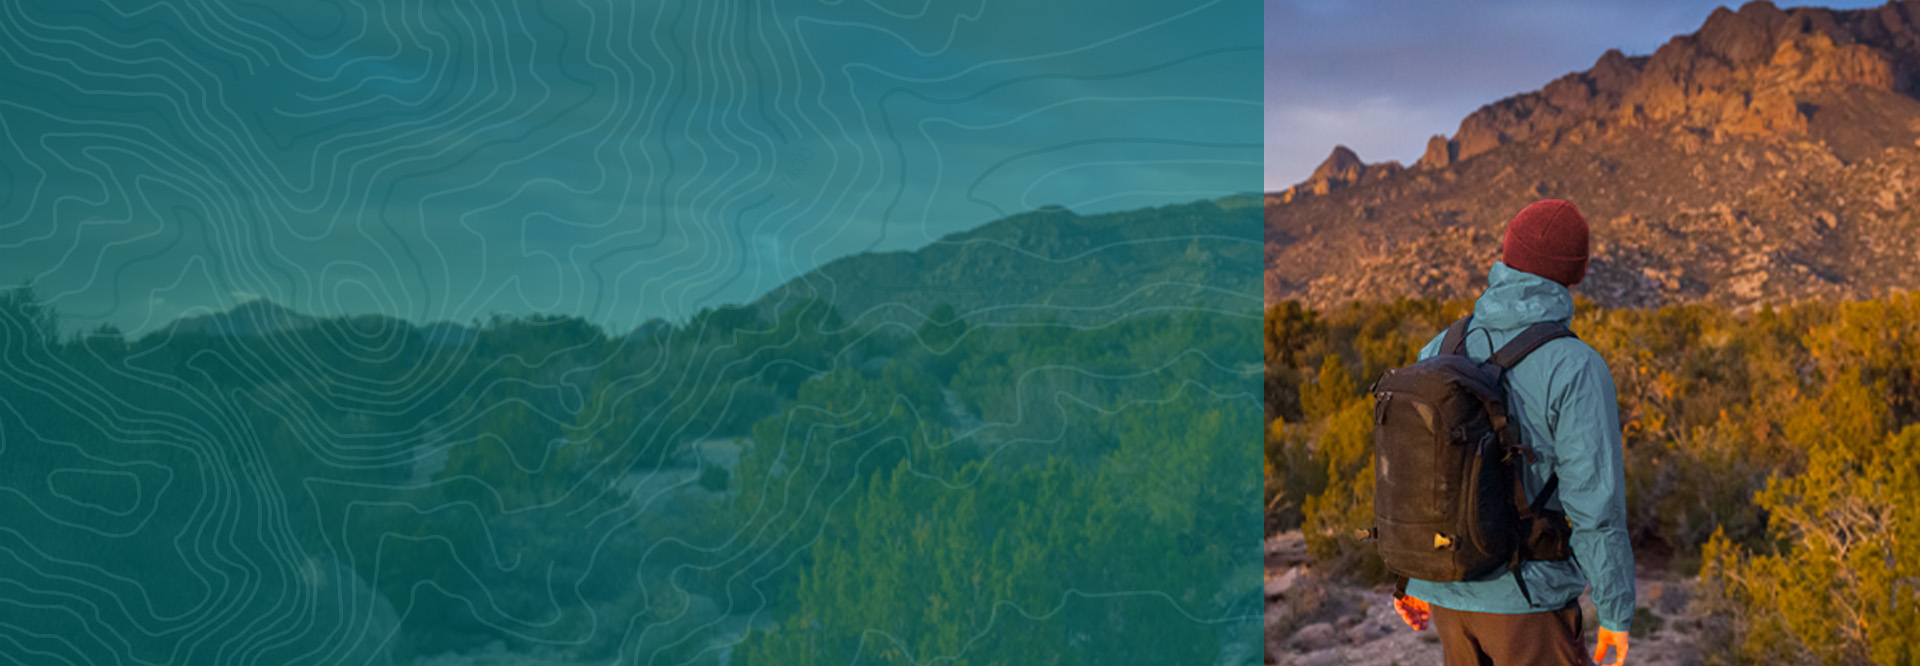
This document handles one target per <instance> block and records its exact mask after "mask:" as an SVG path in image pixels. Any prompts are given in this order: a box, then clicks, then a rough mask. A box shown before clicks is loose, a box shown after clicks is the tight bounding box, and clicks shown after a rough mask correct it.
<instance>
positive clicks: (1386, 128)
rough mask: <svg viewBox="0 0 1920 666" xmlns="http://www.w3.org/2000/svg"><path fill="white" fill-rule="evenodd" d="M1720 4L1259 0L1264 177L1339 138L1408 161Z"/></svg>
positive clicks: (1328, 148) (1309, 163)
mask: <svg viewBox="0 0 1920 666" xmlns="http://www.w3.org/2000/svg"><path fill="white" fill-rule="evenodd" d="M1777 4H1779V6H1780V7H1782V8H1790V7H1794V6H1799V3H1777ZM1881 4H1884V3H1880V2H1857V1H1841V2H1833V3H1826V4H1823V5H1822V6H1827V7H1833V8H1857V7H1873V6H1879V5H1881ZM1716 6H1720V5H1719V4H1718V3H1713V2H1699V1H1696V0H1625V1H1620V2H1571V1H1567V0H1525V1H1521V0H1465V1H1462V2H1444V3H1442V2H1427V1H1421V0H1351V1H1336V0H1268V1H1267V12H1266V32H1267V48H1266V82H1267V84H1266V100H1267V104H1266V109H1265V114H1266V178H1265V182H1266V189H1267V190H1268V191H1274V190H1280V189H1285V188H1286V187H1287V186H1288V185H1292V184H1294V183H1297V182H1300V181H1302V180H1306V178H1307V175H1308V174H1310V173H1312V172H1313V168H1314V167H1315V166H1316V165H1318V164H1319V163H1320V162H1321V161H1322V160H1325V159H1326V158H1327V155H1328V153H1331V152H1332V151H1333V147H1334V146H1335V145H1339V144H1344V145H1346V146H1347V147H1349V148H1352V149H1353V150H1354V152H1355V153H1357V154H1359V155H1360V158H1361V159H1362V160H1365V161H1368V162H1381V161H1386V160H1399V161H1400V162H1401V163H1402V164H1408V165H1411V164H1413V162H1414V161H1415V160H1418V159H1419V158H1420V155H1421V153H1422V152H1423V151H1425V149H1426V145H1427V138H1428V137H1431V136H1433V135H1435V134H1446V135H1448V136H1452V135H1453V133H1454V132H1455V131H1456V130H1457V129H1458V128H1459V126H1460V120H1461V119H1462V118H1465V117H1466V116H1467V114H1469V113H1472V112H1473V111H1474V110H1475V109H1477V108H1479V107H1480V106H1481V105H1483V104H1487V103H1489V102H1493V101H1496V100H1499V99H1501V98H1504V97H1508V96H1512V95H1516V94H1519V93H1523V92H1528V91H1531V90H1535V89H1538V88H1540V87H1541V86H1543V85H1546V84H1547V83H1548V82H1550V81H1552V80H1553V79H1555V78H1558V77H1560V76H1561V75H1563V74H1566V73H1568V72H1573V71H1579V70H1584V69H1587V68H1590V67H1592V66H1593V63H1594V61H1596V60H1599V58H1600V55H1601V54H1603V53H1606V51H1607V49H1610V48H1617V49H1620V50H1621V52H1623V53H1626V54H1627V55H1647V54H1651V53H1653V51H1654V49H1656V48H1659V46H1660V45H1661V44H1664V43H1666V41H1667V40H1668V39H1670V38H1672V37H1673V36H1674V35H1678V34H1685V33H1690V32H1693V31H1695V30H1697V29H1699V27H1700V24H1701V23H1703V22H1705V21H1706V19H1707V15H1708V14H1711V13H1712V12H1713V9H1714V7H1716ZM1729 8H1738V5H1734V6H1732V7H1729Z"/></svg>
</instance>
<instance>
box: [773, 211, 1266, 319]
mask: <svg viewBox="0 0 1920 666" xmlns="http://www.w3.org/2000/svg"><path fill="white" fill-rule="evenodd" d="M1259 205H1260V202H1259V200H1258V199H1257V198H1256V197H1252V196H1240V197H1227V198H1223V199H1218V200H1211V201H1198V202H1194V203H1188V204H1179V205H1170V206H1161V207H1158V208H1143V209H1139V210H1131V211H1125V212H1117V213H1103V214H1099V215H1086V216H1083V215H1078V214H1075V213H1074V212H1072V211H1070V210H1067V209H1066V208H1062V207H1059V206H1045V207H1041V208H1039V209H1037V210H1034V211H1030V212H1027V213H1021V214H1017V215H1013V216H1010V217H1007V218H1004V219H1001V220H997V221H994V222H989V223H987V224H985V225H982V226H980V227H978V228H975V229H972V230H970V231H964V232H960V233H955V234H951V235H948V236H945V237H942V238H941V239H940V240H937V241H934V242H933V243H931V244H929V245H927V246H925V247H922V248H920V249H918V250H913V251H895V252H881V253H861V254H857V255H852V256H848V257H842V258H840V259H836V260H834V261H831V262H829V263H827V264H826V265H824V266H821V267H820V268H818V269H815V270H813V271H811V272H809V273H807V274H806V275H803V276H801V277H799V278H796V279H794V280H792V281H790V282H788V283H787V284H785V285H783V286H781V287H779V288H777V289H774V290H773V291H771V292H769V293H768V294H767V295H765V296H763V297H761V298H760V299H758V300H756V301H755V302H754V306H755V307H756V308H759V309H760V311H761V313H762V315H763V316H767V315H771V314H774V313H777V312H778V311H779V310H782V309H784V308H786V307H789V306H791V305H792V304H793V303H795V302H796V301H797V300H798V299H800V298H807V297H813V298H822V299H825V300H827V301H829V302H831V303H833V304H834V305H835V307H836V308H837V309H838V310H839V311H840V312H841V314H842V316H843V317H845V318H847V319H848V320H851V321H855V322H858V323H861V324H862V325H873V324H877V323H880V322H886V321H897V322H901V323H903V324H905V325H907V326H909V327H918V326H919V325H920V324H921V323H922V321H923V320H924V313H926V312H929V311H931V310H932V309H933V308H935V307H937V306H938V305H940V304H943V303H944V304H947V305H950V306H952V307H953V309H954V311H955V312H956V313H958V314H959V315H961V316H962V317H965V318H966V319H968V320H969V321H972V322H975V323H979V322H1034V321H1042V320H1044V319H1046V318H1048V317H1052V318H1055V319H1057V320H1058V321H1061V322H1067V323H1075V324H1081V325H1085V324H1092V323H1097V322H1105V321H1111V320H1114V319H1119V318H1124V317H1126V316H1129V315H1132V314H1136V313H1141V312H1164V311H1167V310H1169V309H1179V310H1188V309H1194V308H1212V309H1220V310H1228V311H1243V310H1244V311H1247V312H1253V311H1257V310H1258V309H1259V308H1260V306H1261V298H1260V265H1261V260H1260V256H1261V255H1260V253H1261V236H1260V225H1259V224H1258V223H1257V222H1256V219H1257V215H1258V209H1257V206H1259Z"/></svg>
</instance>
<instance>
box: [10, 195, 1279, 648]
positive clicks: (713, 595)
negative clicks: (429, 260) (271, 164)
mask: <svg viewBox="0 0 1920 666" xmlns="http://www.w3.org/2000/svg"><path fill="white" fill-rule="evenodd" d="M1247 217H1248V218H1249V224H1250V220H1251V216H1250V215H1248V216H1247ZM272 309H273V308H270V307H267V306H265V305H262V306H257V307H253V308H250V310H252V311H267V310H272ZM281 320H285V321H293V320H291V319H285V318H281ZM277 321H278V320H277ZM1257 322H1258V315H1257V313H1256V312H1255V311H1254V310H1253V309H1251V308H1248V309H1247V310H1246V311H1245V312H1237V313H1236V312H1229V311H1224V310H1221V311H1205V310H1196V311H1187V312H1164V311H1163V312H1157V313H1155V312H1148V313H1143V314H1139V315H1138V316H1132V317H1124V318H1118V319H1116V320H1115V321H1112V322H1110V323H1107V324H1105V325H1101V326H1096V327H1076V326H1069V325H1065V324H1061V323H1055V322H1047V321H1045V320H1042V321H1036V322H1029V323H1026V324H1023V325H1017V326H1014V325H998V326H994V325H970V324H968V323H967V322H966V321H965V320H964V319H962V318H961V317H959V316H957V315H956V313H955V311H954V309H953V308H951V307H946V306H943V305H938V304H936V305H935V306H934V307H932V308H931V312H930V315H929V316H927V317H925V318H923V319H922V320H921V321H920V322H919V323H918V325H917V326H913V327H899V326H886V327H856V326H852V325H850V324H849V323H848V322H847V321H846V320H845V319H843V318H842V317H841V315H840V314H839V313H838V312H837V311H836V310H835V309H833V308H830V307H828V306H827V305H826V304H825V303H824V302H822V301H816V300H806V301H798V302H796V303H794V304H792V305H791V306H790V307H788V308H786V309H785V310H784V311H782V312H781V313H779V314H778V315H777V316H775V317H770V318H768V317H762V316H760V315H759V314H757V311H756V310H755V309H752V308H744V307H740V308H732V307H730V308H720V309H714V310H708V311H704V312H702V313H700V314H699V315H697V316H694V317H692V318H691V319H690V320H689V321H687V322H684V323H681V324H673V325H665V324H662V325H656V326H652V327H649V328H647V329H644V330H642V331H639V332H635V333H633V334H630V335H610V334H609V333H608V332H607V331H604V330H602V329H600V328H599V327H597V326H595V325H593V324H591V323H588V322H585V321H583V320H580V319H577V318H571V317H560V316H534V317H499V318H495V319H493V320H491V321H487V322H481V323H478V324H477V325H476V326H475V327H474V328H473V329H472V330H471V331H467V333H470V335H469V334H462V335H445V334H444V333H445V330H446V329H447V327H446V326H444V325H443V326H436V327H429V328H418V327H415V326H414V325H412V324H409V323H407V322H404V321H400V320H396V319H390V318H383V317H354V318H312V319H304V318H303V319H300V320H298V321H297V322H295V323H297V324H298V325H297V326H295V325H289V326H261V327H231V326H228V327H222V326H192V327H186V326H183V327H174V328H165V329H161V330H159V331H157V332H155V333H152V334H149V335H146V336H142V337H139V338H137V339H128V338H126V337H125V336H122V335H120V334H119V333H118V332H117V331H114V330H112V329H110V328H103V329H100V330H96V331H91V332H87V333H84V334H77V335H63V334H61V333H59V327H58V315H57V313H56V312H54V311H53V310H52V309H51V308H49V307H47V306H45V305H43V304H42V303H40V302H39V301H38V300H37V299H36V298H35V296H34V295H33V292H32V291H31V290H30V289H27V288H20V289H13V290H9V291H5V292H3V293H0V367H4V368H5V369H6V371H5V372H0V489H4V490H3V491H0V511H3V512H4V513H5V514H6V515H7V516H9V517H8V519H7V521H6V526H5V528H4V529H0V553H3V554H0V559H4V560H5V561H6V569H7V570H8V574H7V575H6V576H5V578H6V579H7V580H8V581H9V584H10V585H13V586H15V588H16V591H15V592H14V593H12V594H10V595H8V596H9V598H10V599H15V600H18V602H17V603H14V604H9V605H7V606H6V608H5V609H4V610H0V623H5V624H7V625H9V626H11V627H13V628H14V630H13V631H11V632H9V634H8V635H10V636H14V637H22V636H25V637H29V638H16V640H20V641H31V640H32V639H31V638H30V637H33V636H41V637H47V638H45V639H44V644H39V643H36V644H31V645H29V644H25V643H22V644H18V645H15V646H13V648H21V649H25V650H29V651H41V652H44V653H47V654H70V655H75V656H77V657H78V658H82V659H94V660H96V661H99V662H103V663H104V662H106V661H109V660H110V657H111V656H112V655H110V654H108V653H106V652H100V653H98V654H94V653H92V652H88V650H90V649H91V648H87V647H86V646H85V645H76V644H71V643H68V644H60V643H59V642H58V639H57V638H55V637H59V636H73V635H76V633H75V632H76V630H79V631H84V632H86V633H87V634H88V635H91V636H94V637H95V638H96V639H97V640H98V641H99V644H101V645H108V644H110V645H115V646H119V649H120V650H122V651H121V652H116V653H114V654H132V655H135V656H137V657H139V658H141V659H143V660H146V661H148V662H151V663H167V662H175V661H180V660H183V659H184V660H186V661H188V662H193V661H200V660H206V659H216V657H217V658H220V659H224V658H228V657H234V658H241V659H246V660H249V661H256V662H259V663H285V664H295V663H376V664H378V663H405V662H410V661H413V660H416V659H419V658H425V657H434V656H436V655H445V654H447V653H453V654H454V655H462V654H470V653H482V654H494V653H499V652H504V653H517V654H522V655H528V656H529V658H533V657H538V658H539V659H542V660H544V661H546V662H550V663H606V661H607V660H610V659H615V658H617V659H619V660H620V661H621V663H661V664H719V663H731V664H781V665H796V664H813V663H817V664H851V663H861V664H925V663H931V662H949V663H953V664H1022V663H1031V658H1032V656H1033V655H1035V654H1050V655H1058V659H1059V663H1084V664H1096V663H1113V662H1115V661H1118V660H1132V661H1146V662H1151V663H1215V662H1216V661H1220V660H1226V661H1233V660H1235V659H1240V660H1251V659H1252V658H1254V655H1255V654H1256V652H1257V649H1258V645H1259V630H1258V622H1257V620H1258V609H1259V598H1258V593H1257V589H1258V585H1259V575H1260V574H1259V566H1258V544H1259V524H1258V520H1259V518H1258V514H1257V513H1256V512H1255V511H1254V510H1253V504H1252V502H1253V501H1254V500H1253V498H1255V497H1257V496H1258V488H1259V483H1260V480H1259V476H1258V474H1259V472H1258V465H1257V453H1256V451H1255V449H1254V447H1253V446H1252V442H1251V440H1248V439H1246V437H1248V434H1249V433H1253V432H1257V431H1258V429H1259V422H1260V420H1259V416H1258V415H1259V410H1260V407H1259V402H1260V399H1259V395H1260V394H1259V390H1260V388H1259V382H1258V379H1257V377H1258V375H1259V372H1260V370H1259V367H1258V365H1257V364H1258V359H1257V357H1255V356H1254V355H1253V352H1252V348H1251V347H1250V341H1252V340H1255V339H1257V337H1258V326H1259V325H1258V323H1257ZM1234 442H1241V443H1243V444H1244V445H1234V444H1233V443H1234ZM1149 628H1150V630H1148V629H1149ZM13 648H8V649H9V651H11V650H12V649H13ZM489 650H491V651H492V652H489ZM234 651H244V652H245V654H240V655H237V656H236V655H225V656H218V655H216V653H220V654H221V655H224V654H225V652H234ZM1236 655H1237V656H1236ZM488 663H492V662H488Z"/></svg>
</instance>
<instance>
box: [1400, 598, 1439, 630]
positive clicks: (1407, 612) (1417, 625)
mask: <svg viewBox="0 0 1920 666" xmlns="http://www.w3.org/2000/svg"><path fill="white" fill-rule="evenodd" d="M1393 610H1394V612H1396V613H1399V614H1400V620H1401V621H1402V622H1406V623H1407V626H1409V627H1413V630H1414V631H1426V630H1427V620H1428V619H1429V618H1431V617H1433V609H1432V608H1431V607H1429V606H1427V602H1425V601H1421V600H1419V599H1415V598H1413V597H1406V596H1403V597H1400V598H1398V599H1394V600H1393Z"/></svg>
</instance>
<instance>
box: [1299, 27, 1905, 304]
mask: <svg viewBox="0 0 1920 666" xmlns="http://www.w3.org/2000/svg"><path fill="white" fill-rule="evenodd" d="M1916 18H1920V2H1916V1H1914V0H1907V1H1905V2H1893V3H1889V4H1887V5H1885V6H1882V7H1879V8H1874V9H1861V10H1848V11H1835V10H1829V9H1823V8H1806V7H1801V8H1794V9H1791V10H1780V9H1778V8H1776V7H1774V6H1773V5H1772V4H1771V3H1767V2H1749V3H1747V4H1746V5H1744V6H1742V7H1741V9H1740V10H1739V11H1737V12H1736V11H1731V10H1727V9H1726V8H1724V7H1723V8H1720V9H1717V10H1715V11H1714V12H1713V13H1712V14H1711V15H1710V16H1709V17H1708V18H1707V19H1706V21H1705V22H1704V23H1703V25H1702V27H1701V28H1700V30H1698V31H1696V32H1694V33H1690V34H1686V35H1679V36H1676V37H1674V38H1672V39H1671V40H1669V41H1668V42H1667V43H1666V44H1665V45H1663V46H1661V47H1660V48H1659V49H1658V50H1656V51H1655V52H1654V53H1653V54H1651V55H1647V56H1637V57H1628V56H1625V55H1624V54H1622V53H1620V52H1619V51H1618V50H1609V51H1607V52H1606V53H1605V54H1603V55H1602V56H1601V57H1600V58H1599V59H1598V60H1597V61H1596V62H1595V65H1594V67H1593V68H1590V69H1588V70H1584V71H1580V72H1573V73H1569V74H1567V75H1564V76H1562V77H1559V78H1557V79H1555V80H1553V81H1552V82H1549V83H1548V84H1546V85H1544V86H1542V87H1541V88H1540V89H1538V90H1535V91H1531V92H1527V93H1522V94H1519V95H1514V96H1511V97H1508V98H1505V99H1502V100H1499V101H1496V102H1493V103H1490V104H1488V105H1485V106H1483V107H1481V108H1480V109H1479V110H1477V111H1475V112H1474V113H1472V114H1469V115H1468V116H1467V117H1466V118H1464V119H1463V120H1462V121H1461V123H1460V127H1459V129H1458V130H1457V131H1456V133H1455V135H1454V136H1453V137H1446V136H1435V137H1433V138H1432V139H1430V140H1429V142H1428V145H1427V150H1426V153H1425V154H1424V155H1423V156H1422V158H1421V159H1420V160H1419V161H1418V162H1416V163H1415V164H1414V166H1412V167H1407V168H1404V169H1402V168H1399V167H1398V165H1397V164H1394V163H1390V162H1389V163H1382V164H1379V165H1369V164H1366V163H1364V162H1362V161H1360V160H1359V159H1358V157H1357V156H1353V155H1351V153H1350V151H1347V153H1348V154H1346V155H1341V154H1340V153H1341V152H1342V150H1343V149H1336V150H1335V156H1333V157H1330V158H1329V160H1328V164H1333V163H1335V162H1338V163H1339V164H1338V165H1337V168H1328V165H1323V168H1322V169H1316V171H1315V173H1314V175H1312V176H1309V178H1308V180H1307V181H1303V182H1302V183H1301V184H1299V185H1295V186H1293V187H1291V188H1288V189H1286V190H1283V191H1281V192H1276V193H1270V194H1269V195H1268V196H1267V197H1266V227H1267V237H1268V238H1267V259H1268V263H1267V268H1266V271H1265V273H1266V279H1265V283H1266V287H1267V299H1268V302H1270V303H1272V302H1278V301H1282V300H1300V301H1304V302H1306V303H1308V304H1310V305H1314V306H1317V307H1330V306H1333V305H1337V304H1338V303H1340V302H1344V301H1349V300H1356V299H1379V298H1394V297H1398V296H1427V297H1438V298H1464V297H1471V296H1472V295H1473V294H1475V293H1477V291H1478V289H1479V288H1480V287H1482V286H1484V284H1485V270H1486V266H1487V264H1489V263H1490V262H1491V261H1492V260H1493V259H1494V258H1495V257H1497V254H1498V240H1499V232H1500V230H1501V229H1502V228H1503V227H1504V225H1505V222H1506V220H1507V218H1508V217H1509V216H1511V215H1512V214H1513V212H1514V211H1517V210H1519V208H1520V207H1522V206H1524V205H1525V204H1526V203H1529V202H1531V201H1533V200H1537V199H1541V198H1564V199H1568V200H1570V201H1573V202H1575V204H1576V205H1578V206H1580V207H1581V209H1582V211H1583V212H1584V213H1586V215H1587V217H1588V220H1589V222H1590V223H1591V224H1592V225H1593V229H1594V238H1595V251H1594V261H1593V269H1592V272H1591V273H1590V277H1589V279H1588V281H1587V282H1585V283H1583V284H1582V285H1580V287H1579V288H1577V289H1576V291H1577V292H1579V293H1583V294H1584V295H1586V296H1588V297H1589V298H1592V299H1594V300H1595V301H1596V302H1599V303H1601V304H1603V305H1608V306H1627V307H1644V306H1652V305H1659V304H1663V303H1669V302H1698V301H1706V302H1716V303H1722V304H1729V305H1734V306H1750V305H1754V304H1756V303H1758V302H1760V301H1788V300H1795V299H1803V298H1850V297H1867V296H1871V295H1873V294H1876V293H1881V292H1884V291H1887V290H1891V289H1896V288H1901V287H1904V286H1906V285H1911V284H1914V282H1915V280H1916V278H1920V275H1916V274H1915V272H1914V270H1913V269H1912V267H1911V265H1910V264H1912V263H1913V262H1912V261H1911V258H1912V257H1914V256H1915V254H1914V250H1915V246H1914V243H1913V241H1912V238H1913V237H1914V236H1915V235H1916V232H1920V218H1917V216H1916V215H1915V213H1914V205H1913V200H1914V199H1913V197H1914V195H1915V194H1916V187H1915V181H1916V180H1920V145H1916V141H1917V140H1920V100H1916V99H1915V98H1914V97H1913V93H1914V92H1915V91H1916V90H1920V22H1917V21H1916ZM1336 158H1338V159H1336ZM1356 163H1357V164H1358V165H1359V166H1355V164H1356ZM1370 172H1373V173H1378V174H1380V175H1377V176H1376V175H1372V174H1371V173H1370ZM1356 174H1358V176H1359V177H1358V178H1354V177H1353V176H1354V175H1356ZM1902 257H1905V258H1906V260H1905V261H1904V262H1903V261H1901V258H1902ZM1334 258H1339V259H1342V261H1339V262H1335V261H1333V259H1334Z"/></svg>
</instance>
